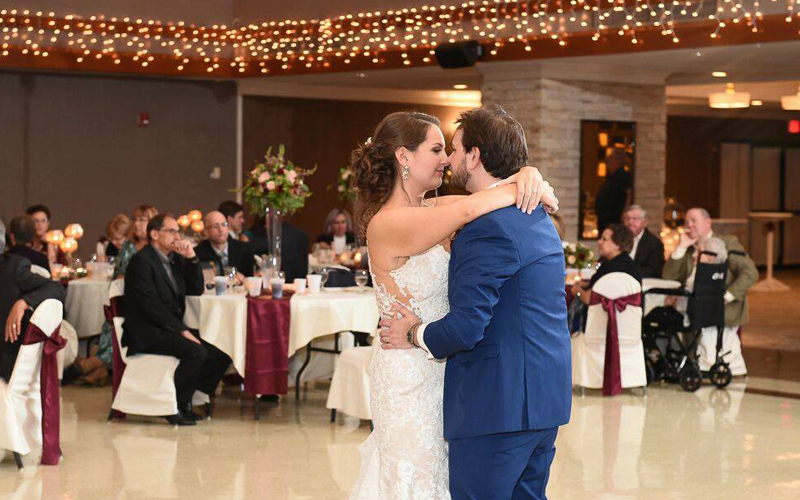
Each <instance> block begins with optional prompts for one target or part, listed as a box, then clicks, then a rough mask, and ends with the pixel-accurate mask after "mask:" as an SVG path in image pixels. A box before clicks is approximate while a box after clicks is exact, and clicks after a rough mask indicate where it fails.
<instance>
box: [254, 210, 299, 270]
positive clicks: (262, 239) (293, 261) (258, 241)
mask: <svg viewBox="0 0 800 500" xmlns="http://www.w3.org/2000/svg"><path fill="white" fill-rule="evenodd" d="M282 228H283V231H282V234H283V245H282V246H281V270H282V271H283V272H284V273H285V274H286V282H287V283H291V282H292V281H294V280H295V279H297V278H305V277H306V275H307V274H308V247H309V243H308V234H306V232H305V231H303V230H302V229H298V228H296V227H294V226H293V225H291V224H289V223H288V222H287V221H286V220H285V219H284V221H283V225H282ZM268 235H269V218H267V217H260V218H259V219H258V221H257V222H256V225H255V226H253V227H252V228H250V230H249V231H247V236H248V238H250V245H251V248H252V250H253V253H255V254H256V255H262V254H268V253H269V252H270V241H269V236H268Z"/></svg>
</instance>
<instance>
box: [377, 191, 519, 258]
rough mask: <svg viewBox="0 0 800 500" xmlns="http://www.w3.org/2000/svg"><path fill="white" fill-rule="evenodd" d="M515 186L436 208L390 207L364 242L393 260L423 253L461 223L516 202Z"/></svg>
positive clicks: (461, 224)
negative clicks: (378, 246) (380, 249)
mask: <svg viewBox="0 0 800 500" xmlns="http://www.w3.org/2000/svg"><path fill="white" fill-rule="evenodd" d="M516 195H517V187H516V186H515V185H514V184H508V185H505V186H501V187H497V188H495V189H488V190H486V191H480V192H477V193H475V194H472V195H470V196H464V197H462V198H460V199H458V200H455V201H453V202H452V203H448V204H443V205H437V206H435V207H407V208H390V209H386V210H382V211H380V212H378V213H377V214H376V215H375V217H373V218H372V220H371V221H370V223H369V227H368V228H367V240H368V241H370V242H371V243H372V244H379V245H380V246H381V247H382V248H383V249H385V251H386V252H387V254H390V255H387V256H389V257H392V258H397V257H407V256H410V255H417V254H419V253H422V252H424V251H426V250H428V249H430V248H432V247H433V246H435V245H436V244H438V243H441V242H442V241H443V240H444V239H446V238H447V237H448V236H450V235H451V234H453V233H454V232H455V231H456V230H458V229H459V228H460V227H461V226H463V225H464V224H466V223H468V222H471V221H473V220H475V219H477V218H478V217H480V216H482V215H486V214H488V213H489V212H493V211H495V210H497V209H500V208H504V207H509V206H511V205H513V204H514V203H515V201H516Z"/></svg>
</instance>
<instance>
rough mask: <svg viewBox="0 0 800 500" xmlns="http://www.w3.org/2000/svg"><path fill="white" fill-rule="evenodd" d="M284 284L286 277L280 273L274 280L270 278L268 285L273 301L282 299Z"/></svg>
mask: <svg viewBox="0 0 800 500" xmlns="http://www.w3.org/2000/svg"><path fill="white" fill-rule="evenodd" d="M285 282H286V275H285V274H284V273H282V272H280V273H278V275H277V276H276V277H275V278H271V279H270V280H269V283H270V285H271V286H272V298H273V299H282V298H283V284H284V283H285Z"/></svg>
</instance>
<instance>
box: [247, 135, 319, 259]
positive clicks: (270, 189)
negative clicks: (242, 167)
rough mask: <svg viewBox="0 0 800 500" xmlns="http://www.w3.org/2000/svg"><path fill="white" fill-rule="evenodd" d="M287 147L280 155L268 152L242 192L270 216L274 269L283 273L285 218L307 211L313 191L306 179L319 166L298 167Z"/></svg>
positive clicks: (281, 148) (255, 208)
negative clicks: (285, 216)
mask: <svg viewBox="0 0 800 500" xmlns="http://www.w3.org/2000/svg"><path fill="white" fill-rule="evenodd" d="M285 152H286V148H285V147H284V146H283V144H281V145H280V146H279V147H278V153H277V154H273V153H272V148H269V149H267V152H266V154H265V155H264V163H257V164H256V165H255V167H254V168H253V170H251V171H250V175H248V176H247V181H246V182H245V185H244V187H243V188H242V192H243V193H244V198H245V201H247V204H248V205H250V209H251V210H252V211H253V212H255V213H257V214H260V215H264V216H266V219H267V221H268V222H267V230H268V234H269V240H270V256H271V257H270V259H269V262H270V268H271V269H272V271H274V272H278V271H280V268H281V254H282V246H283V241H282V240H283V216H284V215H290V214H293V213H295V212H296V211H298V210H300V209H301V208H303V207H304V206H305V204H306V199H307V198H308V197H309V196H311V190H310V189H309V188H308V185H307V184H306V182H305V181H306V178H307V177H308V176H310V175H311V174H313V173H314V172H315V171H316V170H317V169H316V167H315V168H313V169H311V170H308V169H303V168H300V167H298V166H296V165H295V164H294V163H292V162H291V161H290V160H287V159H286V157H285V156H284V153H285Z"/></svg>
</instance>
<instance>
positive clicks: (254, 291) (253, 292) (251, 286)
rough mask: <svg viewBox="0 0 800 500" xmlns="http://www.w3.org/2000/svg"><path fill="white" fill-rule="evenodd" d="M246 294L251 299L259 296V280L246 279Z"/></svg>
mask: <svg viewBox="0 0 800 500" xmlns="http://www.w3.org/2000/svg"><path fill="white" fill-rule="evenodd" d="M247 293H249V294H250V296H251V297H258V296H259V295H261V278H253V277H250V278H247Z"/></svg>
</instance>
